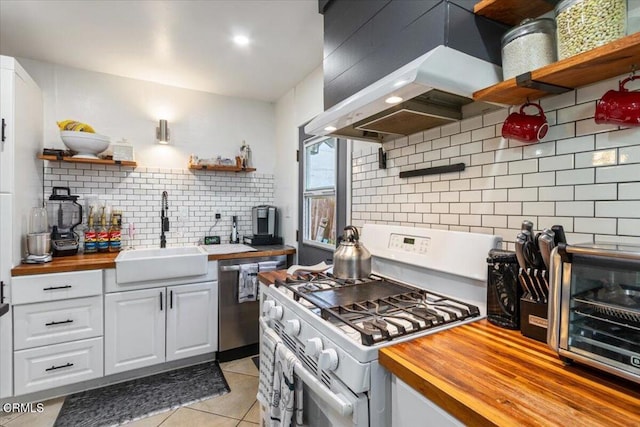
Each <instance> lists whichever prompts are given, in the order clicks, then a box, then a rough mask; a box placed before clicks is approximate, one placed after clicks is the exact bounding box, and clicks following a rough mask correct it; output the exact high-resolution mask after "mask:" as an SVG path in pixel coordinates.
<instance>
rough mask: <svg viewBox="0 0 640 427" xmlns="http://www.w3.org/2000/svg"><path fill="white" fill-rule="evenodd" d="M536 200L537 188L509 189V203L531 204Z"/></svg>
mask: <svg viewBox="0 0 640 427" xmlns="http://www.w3.org/2000/svg"><path fill="white" fill-rule="evenodd" d="M536 200H538V189H537V188H511V189H509V201H510V202H533V201H536Z"/></svg>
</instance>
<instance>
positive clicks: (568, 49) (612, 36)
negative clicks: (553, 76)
mask: <svg viewBox="0 0 640 427" xmlns="http://www.w3.org/2000/svg"><path fill="white" fill-rule="evenodd" d="M555 16H556V25H557V27H558V30H557V31H558V32H557V38H558V59H564V58H568V57H570V56H573V55H577V54H579V53H582V52H586V51H588V50H591V49H594V48H596V47H598V46H602V45H604V44H607V43H609V42H612V41H614V40H617V39H619V38H621V37H624V35H625V34H626V25H627V0H563V1H561V2H560V3H558V5H557V6H556V9H555Z"/></svg>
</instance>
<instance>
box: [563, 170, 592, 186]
mask: <svg viewBox="0 0 640 427" xmlns="http://www.w3.org/2000/svg"><path fill="white" fill-rule="evenodd" d="M594 177H595V172H594V169H573V170H566V171H557V172H556V185H570V184H593V183H594V179H595V178H594Z"/></svg>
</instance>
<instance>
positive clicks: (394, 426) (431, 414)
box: [391, 375, 464, 427]
mask: <svg viewBox="0 0 640 427" xmlns="http://www.w3.org/2000/svg"><path fill="white" fill-rule="evenodd" d="M416 420H428V425H430V426H436V427H462V426H464V424H462V423H461V422H460V421H459V420H458V419H457V418H455V417H454V416H453V415H451V414H450V413H448V412H447V411H445V410H444V409H442V408H441V407H439V406H438V405H437V404H435V403H434V402H432V401H431V400H429V399H427V398H426V397H424V396H423V395H422V394H420V393H418V392H417V391H416V390H414V389H413V388H412V387H411V386H410V385H409V384H407V383H405V382H404V381H402V380H401V379H399V378H398V377H396V376H395V375H392V376H391V427H413V426H415V425H417V424H416Z"/></svg>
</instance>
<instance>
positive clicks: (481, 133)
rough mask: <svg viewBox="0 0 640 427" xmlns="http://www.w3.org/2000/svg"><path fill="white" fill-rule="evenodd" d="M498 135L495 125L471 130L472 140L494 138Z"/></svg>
mask: <svg viewBox="0 0 640 427" xmlns="http://www.w3.org/2000/svg"><path fill="white" fill-rule="evenodd" d="M494 136H496V129H495V127H494V126H488V127H484V128H480V129H475V130H472V131H471V140H472V141H480V140H483V139H488V138H493V137H494Z"/></svg>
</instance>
